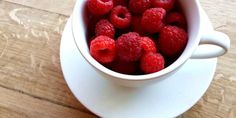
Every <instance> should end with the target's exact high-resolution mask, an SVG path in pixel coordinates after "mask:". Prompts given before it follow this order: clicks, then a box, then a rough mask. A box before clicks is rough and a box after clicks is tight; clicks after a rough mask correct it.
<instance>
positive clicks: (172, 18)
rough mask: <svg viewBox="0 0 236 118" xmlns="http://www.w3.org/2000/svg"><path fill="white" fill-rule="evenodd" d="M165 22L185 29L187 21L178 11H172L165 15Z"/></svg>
mask: <svg viewBox="0 0 236 118" xmlns="http://www.w3.org/2000/svg"><path fill="white" fill-rule="evenodd" d="M166 23H167V24H169V25H174V26H178V27H181V28H183V29H186V27H187V23H186V19H185V17H184V15H183V14H182V13H180V12H172V13H170V14H168V15H167V17H166Z"/></svg>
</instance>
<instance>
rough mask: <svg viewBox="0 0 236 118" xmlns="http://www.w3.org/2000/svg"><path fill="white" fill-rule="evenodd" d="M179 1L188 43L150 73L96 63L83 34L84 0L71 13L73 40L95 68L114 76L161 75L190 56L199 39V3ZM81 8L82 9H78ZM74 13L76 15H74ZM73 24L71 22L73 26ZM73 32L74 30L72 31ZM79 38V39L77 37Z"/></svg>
mask: <svg viewBox="0 0 236 118" xmlns="http://www.w3.org/2000/svg"><path fill="white" fill-rule="evenodd" d="M179 3H180V5H181V7H182V10H183V12H184V14H185V16H186V19H187V24H188V28H187V29H188V43H187V46H186V48H185V49H184V51H183V53H182V54H181V55H180V56H179V58H178V59H177V60H176V61H175V62H174V63H172V64H171V65H169V66H168V67H166V68H165V69H163V70H161V71H159V72H156V73H152V74H146V75H125V74H121V73H118V72H114V71H112V70H110V69H108V68H106V67H104V66H103V65H101V64H100V63H98V62H97V61H96V60H95V59H93V58H92V56H91V55H90V52H89V45H88V42H87V38H89V37H87V35H85V33H84V32H86V34H87V28H88V26H89V25H88V23H89V17H90V16H89V15H88V11H87V9H86V5H85V4H86V0H79V1H77V5H76V8H75V11H74V14H73V17H75V18H74V20H78V21H76V22H77V24H76V25H77V26H76V27H78V28H77V29H78V30H79V31H76V33H77V34H76V35H77V37H75V42H76V43H77V47H78V48H79V50H80V52H81V54H82V55H83V56H84V57H85V59H86V60H87V61H88V62H89V63H90V64H91V65H92V66H94V67H95V68H96V69H98V70H100V71H102V72H104V73H106V74H109V75H112V76H116V77H121V78H123V79H145V78H152V77H157V76H161V75H163V74H166V73H169V72H171V71H173V70H175V69H176V68H178V67H179V66H180V65H182V64H183V63H184V62H185V61H186V60H187V59H188V58H189V57H191V55H192V53H193V51H194V49H195V48H196V47H197V46H198V43H199V41H200V38H199V30H200V12H199V3H198V1H197V0H179ZM80 8H82V9H80ZM75 15H76V16H75ZM74 25H75V24H73V26H74ZM74 27H75V26H74ZM74 32H75V31H74ZM78 38H80V39H78Z"/></svg>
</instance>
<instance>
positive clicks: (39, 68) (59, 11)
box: [0, 0, 236, 118]
mask: <svg viewBox="0 0 236 118" xmlns="http://www.w3.org/2000/svg"><path fill="white" fill-rule="evenodd" d="M200 1H201V4H202V6H203V8H204V9H205V11H206V12H207V14H208V15H209V17H210V19H211V21H212V23H213V26H214V28H215V29H216V30H217V31H222V32H225V33H227V34H228V35H229V36H230V38H231V48H230V51H229V53H228V54H226V55H225V56H222V57H220V58H219V61H218V65H217V71H216V74H215V77H214V81H213V82H212V84H211V86H210V87H209V89H208V90H207V92H206V94H205V95H204V96H203V97H202V98H201V100H200V101H199V102H198V103H197V104H196V105H195V106H194V107H193V108H191V109H190V110H189V111H187V112H186V113H184V114H183V115H182V116H181V117H183V118H235V117H236V72H235V71H236V64H235V63H236V59H235V58H236V11H235V9H236V0H200ZM74 3H75V0H0V118H18V117H20V118H21V117H22V118H28V117H29V118H37V117H39V118H41V117H50V118H51V117H55V118H64V117H71V118H74V117H77V118H78V117H79V118H80V117H81V118H89V117H96V116H95V115H94V114H92V113H91V112H89V111H88V110H87V109H86V108H85V107H84V106H83V105H82V104H81V103H80V102H78V101H77V100H76V98H75V97H74V96H73V95H72V93H71V92H70V90H69V88H68V86H67V85H66V82H65V80H64V78H63V75H62V72H61V68H60V59H59V47H60V37H61V34H62V31H63V28H64V25H65V23H66V21H67V19H68V17H69V15H70V14H71V12H72V10H73V7H74Z"/></svg>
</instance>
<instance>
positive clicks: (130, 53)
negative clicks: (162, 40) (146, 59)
mask: <svg viewBox="0 0 236 118" xmlns="http://www.w3.org/2000/svg"><path fill="white" fill-rule="evenodd" d="M139 40H140V36H139V34H138V33H135V32H129V33H126V34H123V35H121V36H120V37H119V38H118V40H116V48H117V54H118V57H119V58H120V59H121V60H122V61H126V62H132V61H137V60H139V58H140V56H141V55H142V48H141V46H140V43H139Z"/></svg>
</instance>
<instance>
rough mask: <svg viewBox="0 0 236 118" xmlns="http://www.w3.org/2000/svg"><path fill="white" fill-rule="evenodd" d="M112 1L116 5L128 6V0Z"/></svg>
mask: <svg viewBox="0 0 236 118" xmlns="http://www.w3.org/2000/svg"><path fill="white" fill-rule="evenodd" d="M112 1H113V6H114V7H115V6H118V5H122V6H127V0H112Z"/></svg>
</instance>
